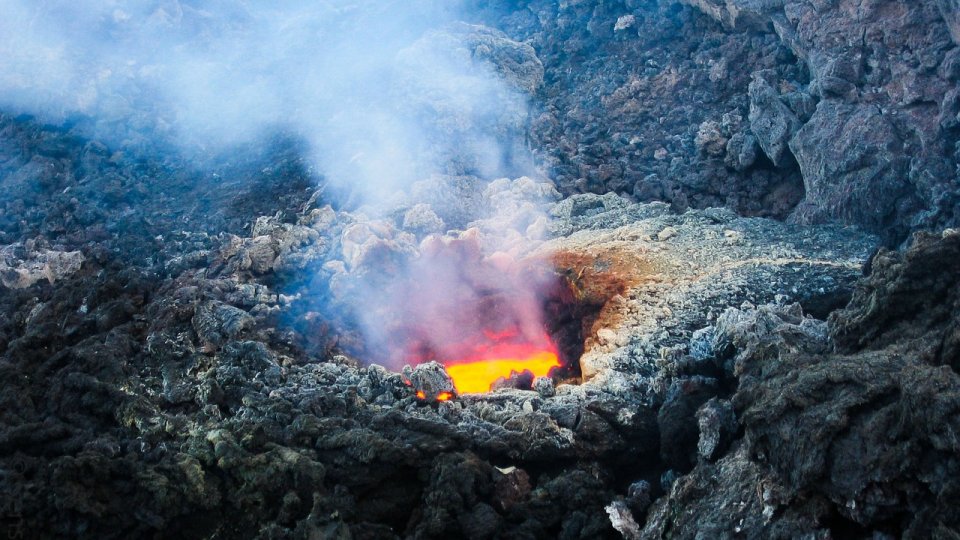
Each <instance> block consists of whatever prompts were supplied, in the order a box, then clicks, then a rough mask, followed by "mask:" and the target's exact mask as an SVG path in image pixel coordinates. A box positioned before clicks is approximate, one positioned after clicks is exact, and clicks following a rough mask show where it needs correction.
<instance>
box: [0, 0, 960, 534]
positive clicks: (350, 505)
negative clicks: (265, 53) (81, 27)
mask: <svg viewBox="0 0 960 540" xmlns="http://www.w3.org/2000/svg"><path fill="white" fill-rule="evenodd" d="M160 4H163V5H162V6H161V7H159V8H157V9H158V10H162V11H163V13H164V14H166V15H167V16H169V15H170V14H171V13H174V14H176V13H180V16H181V19H177V20H181V21H189V20H190V19H189V16H188V15H189V14H190V13H194V12H191V11H190V9H191V5H188V3H186V2H183V3H182V5H181V2H167V3H163V2H161V3H160ZM468 4H469V3H468ZM955 4H956V3H955V2H949V1H937V2H935V1H922V2H906V1H891V2H887V1H882V0H877V1H869V0H859V1H856V2H853V1H850V2H848V1H846V0H836V1H832V2H830V1H826V2H806V1H799V0H798V1H794V0H776V1H770V2H759V1H749V0H726V1H725V2H719V1H716V2H715V1H712V0H697V1H693V0H691V1H688V2H682V3H676V2H669V1H649V2H631V1H629V0H628V1H625V2H585V1H570V2H561V3H559V4H556V3H551V2H539V1H534V2H495V3H485V4H484V5H482V6H472V7H471V8H470V9H469V10H467V11H466V12H465V13H466V14H467V15H468V16H465V17H464V20H465V21H466V22H467V23H470V24H454V25H452V26H451V25H446V26H443V27H442V28H441V29H439V30H436V29H430V30H428V31H427V33H426V34H424V37H419V38H416V39H415V41H414V45H413V46H411V47H409V48H406V49H403V52H402V54H401V55H400V56H399V60H398V62H399V63H400V64H402V69H400V75H399V76H398V79H396V80H394V81H393V82H397V81H400V82H402V83H403V86H402V88H400V89H399V90H395V92H396V94H395V95H394V94H391V95H389V96H386V97H384V99H385V100H386V101H387V103H388V104H393V103H403V104H410V103H412V104H413V105H412V106H414V107H415V108H418V109H417V110H418V111H420V112H419V113H418V114H423V115H426V116H424V117H422V118H426V119H428V120H430V121H431V122H435V123H436V125H434V126H433V127H431V129H430V131H429V132H426V133H427V135H426V139H424V140H418V141H417V145H416V146H415V148H416V150H417V151H418V154H417V155H418V156H419V155H421V154H420V153H419V152H420V151H421V150H423V151H424V152H426V154H424V155H429V159H426V161H427V162H429V163H430V164H431V165H433V164H437V163H442V164H443V165H444V166H443V167H441V168H438V169H437V170H434V171H429V173H428V174H422V175H420V173H421V172H423V170H422V169H421V168H419V167H416V168H414V169H410V170H408V169H405V168H403V167H401V166H399V165H398V166H397V167H398V168H397V170H396V171H394V172H395V173H396V174H397V175H398V176H400V175H406V174H413V175H414V176H413V178H412V181H410V182H403V183H400V184H396V185H395V184H390V183H386V184H377V188H378V190H380V191H384V190H387V189H389V190H390V193H389V197H386V196H385V197H376V198H374V199H371V197H370V192H369V191H370V190H369V189H368V188H369V187H370V186H369V185H368V184H364V183H363V179H365V178H367V175H369V174H372V173H375V174H378V175H379V174H389V173H390V172H391V171H390V170H389V169H383V168H380V167H373V168H364V167H360V168H358V169H349V170H350V171H353V172H355V173H357V174H358V175H359V176H356V177H355V178H356V182H355V184H354V185H351V184H350V182H347V183H346V185H345V183H344V182H343V181H342V179H341V180H339V181H338V179H337V178H335V174H331V171H326V170H323V167H322V164H327V165H330V164H333V165H331V167H333V166H334V165H338V166H339V165H343V166H344V167H346V165H344V163H346V164H347V165H350V166H353V165H355V164H357V163H360V164H361V165H363V164H365V163H368V162H365V161H364V160H365V159H367V157H369V154H363V153H358V154H356V155H355V156H348V157H350V158H351V159H346V160H343V161H338V160H336V159H334V160H332V161H331V160H330V159H329V158H324V159H321V160H320V161H319V162H318V161H317V152H316V148H314V147H313V146H312V145H314V144H316V142H317V141H316V140H312V139H310V138H309V137H308V136H304V135H303V129H302V126H301V128H298V129H291V130H284V129H273V128H271V130H272V132H273V133H276V134H274V135H268V136H261V137H258V138H257V139H256V140H255V141H253V142H248V143H245V144H241V145H234V146H230V147H229V148H227V149H226V150H223V151H221V150H220V148H219V147H214V146H211V147H210V148H206V147H204V149H203V150H202V152H201V151H197V150H196V149H195V148H194V149H192V150H186V149H185V147H184V146H183V144H180V143H179V142H178V141H176V140H173V139H171V138H170V137H169V133H167V134H163V133H161V132H162V130H159V129H158V128H157V125H156V124H157V123H162V121H165V120H166V119H167V117H165V116H164V115H163V113H162V112H158V111H154V110H152V109H151V110H148V111H146V112H145V111H144V110H142V109H138V103H139V102H138V101H137V100H136V99H132V98H131V99H130V100H129V101H128V102H126V105H125V106H129V108H130V109H131V110H133V111H134V113H131V114H132V116H131V115H120V117H119V118H120V119H119V120H118V118H117V117H112V118H111V117H109V115H108V116H107V117H105V116H104V115H103V111H102V110H101V109H96V108H95V109H92V110H88V111H85V112H84V114H77V115H75V116H70V117H69V118H54V117H50V116H49V115H44V114H41V113H39V112H38V113H37V114H36V115H32V114H28V113H29V112H30V111H29V107H26V106H25V105H23V101H17V102H16V103H14V104H12V105H8V106H7V111H6V112H3V113H0V188H2V190H3V194H2V195H0V478H2V480H0V534H6V535H7V536H8V537H10V538H142V537H152V538H337V539H379V538H424V539H427V538H471V539H493V538H531V539H533V538H564V539H575V538H579V539H590V538H627V539H635V538H817V539H821V538H822V539H827V538H874V539H876V538H901V537H903V538H954V537H957V536H960V514H958V513H957V511H956V502H957V501H958V500H960V483H958V480H957V478H958V474H957V473H958V471H960V436H958V432H960V425H958V419H960V376H958V370H960V272H958V271H957V261H960V233H957V231H956V230H955V229H952V228H949V227H951V226H955V225H956V224H957V223H956V216H957V214H956V208H955V207H956V204H957V200H960V199H957V197H958V193H960V191H958V189H957V188H956V185H957V167H956V152H957V148H960V145H958V144H957V133H958V126H960V120H958V119H960V116H958V112H960V109H958V107H960V105H958V104H960V99H958V98H957V95H958V92H960V91H958V89H957V86H956V82H957V80H958V79H960V52H958V51H960V49H958V48H957V46H956V45H955V42H954V41H953V40H954V39H960V31H958V21H960V11H958V9H960V8H958V7H957V6H956V5H955ZM171 6H176V7H177V9H179V10H180V11H179V12H178V11H177V9H174V7H171ZM151 9H152V8H151ZM196 12H197V13H202V11H196ZM345 12H347V13H350V11H349V10H348V9H346V10H345ZM153 13H154V15H155V14H156V13H159V11H156V12H153ZM185 14H186V15H185ZM461 15H463V14H461ZM112 17H113V20H114V22H115V23H116V24H121V23H126V21H127V19H123V18H122V17H120V19H122V20H121V21H120V22H116V21H117V20H118V16H117V15H116V12H113V15H112ZM151 17H152V16H151ZM174 19H176V18H175V17H174ZM150 20H151V21H153V19H150ZM164 21H166V19H164ZM151 24H153V22H151ZM164 24H166V22H165V23H164ZM183 24H184V25H185V24H186V22H184V23H183ZM481 25H485V26H481ZM271 28H272V27H271ZM284 28H287V29H289V27H287V26H284ZM291 31H293V30H291ZM297 35H299V34H297ZM2 45H3V42H0V50H2ZM451 45H452V46H453V49H454V50H455V54H453V56H454V57H456V58H460V57H461V56H463V55H462V54H461V53H464V51H466V53H465V54H466V57H467V58H469V59H471V61H472V62H476V63H477V64H478V65H481V66H484V69H485V70H486V71H484V73H486V74H487V75H485V76H484V77H487V76H488V75H490V74H491V73H492V74H493V75H494V79H495V80H497V81H506V82H505V85H506V86H499V83H498V85H495V86H493V87H492V88H493V90H491V91H490V92H484V93H483V96H484V99H483V102H484V103H486V99H488V98H489V95H490V94H491V93H492V94H495V95H496V96H498V99H500V98H503V99H505V100H506V101H505V102H504V103H507V104H508V105H509V107H506V108H504V109H502V110H498V111H497V114H495V115H493V116H490V115H488V114H487V113H488V112H489V111H481V112H482V113H483V114H479V116H478V115H477V114H475V113H476V108H475V106H476V105H477V104H478V103H479V102H478V101H476V100H475V99H476V95H473V94H471V95H468V96H466V97H464V98H463V99H462V100H460V99H453V97H454V96H456V95H457V92H459V91H460V90H461V89H462V88H464V86H463V85H456V86H455V88H454V89H455V92H453V93H450V92H449V88H447V87H446V86H444V85H437V84H428V83H424V82H422V81H420V80H419V79H417V77H422V78H425V77H426V75H425V74H427V73H429V72H430V70H429V69H427V70H423V69H421V68H422V66H420V64H419V62H421V61H423V57H421V56H418V55H417V54H414V53H416V52H417V51H423V50H433V48H434V47H439V49H440V50H446V48H447V47H448V46H451ZM411 51H413V52H411ZM290 54H296V53H295V52H293V53H290ZM442 58H443V59H447V57H446V56H443V57H442ZM238 61H239V60H238ZM445 61H446V60H444V62H445ZM428 64H429V62H428ZM338 65H340V64H338ZM411 65H413V66H415V68H412V67H411ZM444 65H445V64H444ZM0 66H2V64H0ZM417 66H419V67H417ZM19 68H20V67H19V66H18V65H14V66H12V69H13V70H14V71H16V69H19ZM438 69H439V68H438ZM135 71H136V70H131V73H133V72H135ZM140 75H142V70H141V71H140ZM140 75H131V74H125V75H124V76H129V77H130V81H136V77H138V76H140ZM460 76H464V77H465V76H466V75H463V74H462V73H461V74H458V77H460ZM104 77H109V75H105V76H104ZM458 80H460V79H458ZM478 80H482V81H486V80H487V79H486V78H483V79H471V78H469V77H467V79H466V83H467V84H466V86H471V85H473V84H475V83H477V81H478ZM0 82H5V80H4V79H3V78H2V77H0ZM460 82H463V81H462V80H461V81H460ZM18 84H19V83H18ZM130 84H131V85H134V86H136V85H137V84H139V82H130ZM138 88H139V87H138ZM391 91H394V90H391ZM122 95H124V96H126V97H130V94H122ZM411 95H412V96H416V99H415V100H413V101H412V102H411V101H410V96H411ZM478 95H479V94H478ZM136 96H138V97H137V99H140V97H142V96H141V94H136ZM397 96H401V97H397ZM402 96H405V97H402ZM518 96H520V97H518ZM295 97H296V96H295ZM366 97H368V96H366V95H359V96H357V99H358V100H360V102H362V99H365V98H366ZM291 99H293V100H294V101H295V99H294V98H291ZM108 105H110V106H111V107H116V103H113V102H110V103H108ZM98 106H100V107H102V106H104V105H103V104H102V103H101V104H99V105H98ZM355 106H356V104H353V105H349V104H348V106H347V110H348V111H354V112H355V110H354V109H353V108H352V107H355ZM464 108H466V109H470V111H471V112H464ZM111 110H115V109H111ZM298 111H299V110H298ZM423 111H426V112H423ZM301 112H302V111H301ZM304 114H307V113H304ZM171 118H172V117H171ZM131 119H134V120H136V121H131ZM337 121H342V118H340V119H339V120H337ZM105 133H109V134H110V135H104V134H105ZM363 133H364V134H366V132H363ZM378 133H379V132H378ZM388 133H392V132H390V131H389V130H388ZM417 133H420V134H422V133H423V132H420V131H417ZM118 134H119V135H118ZM491 134H492V135H491ZM491 137H492V139H491ZM347 139H348V140H349V137H347ZM323 140H324V141H326V140H327V138H323ZM489 140H500V141H504V143H503V146H502V147H500V148H499V150H501V151H502V152H504V154H503V155H501V158H502V159H501V161H500V162H499V164H498V165H497V166H496V167H494V169H493V170H490V169H488V168H486V167H485V166H484V163H485V159H484V158H483V155H485V154H482V152H480V151H479V150H477V149H478V148H487V146H486V144H487V142H489ZM191 144H192V143H191ZM345 144H346V143H345ZM347 146H349V145H347ZM425 148H426V150H424V149H425ZM337 149H338V150H341V148H339V147H337ZM526 153H529V154H530V156H529V159H528V157H526ZM365 155H366V156H367V157H364V156H365ZM198 156H200V157H198ZM478 156H479V157H478ZM374 161H376V160H374ZM346 170H348V169H346V168H336V167H335V170H334V171H333V172H337V171H339V172H343V171H346ZM411 171H412V172H411ZM494 173H497V174H494ZM527 173H529V175H527ZM418 175H419V176H418ZM374 191H377V190H374ZM884 245H886V246H888V247H880V246H884ZM437 250H439V251H437ZM445 250H450V252H451V253H456V254H457V258H455V259H451V260H453V261H454V263H453V264H450V265H449V267H447V266H446V265H445V264H444V263H443V259H442V258H439V259H427V260H432V261H438V262H437V263H436V264H435V265H434V267H430V268H425V267H424V266H422V265H421V266H417V264H416V261H422V260H425V257H426V255H427V254H433V255H432V256H434V257H435V256H436V254H437V253H447V252H448V251H445ZM486 264H489V265H490V266H489V267H487V266H482V265H486ZM464 265H467V266H469V267H464ZM435 266H441V267H442V268H440V269H441V270H444V272H441V273H439V274H438V273H434V271H435V270H436V268H435ZM528 266H530V267H533V268H536V269H537V270H538V271H539V272H540V273H539V274H537V275H538V276H540V278H542V279H544V280H545V281H544V282H543V283H548V284H549V286H544V287H543V288H539V287H532V288H531V289H530V290H522V287H520V286H519V285H518V284H517V283H519V282H514V281H511V280H508V279H506V277H505V278H504V280H503V281H504V282H509V283H506V284H501V286H502V287H503V289H502V290H503V291H507V292H509V293H516V294H507V295H506V296H509V297H512V298H508V302H507V304H508V307H511V308H516V310H517V311H518V312H524V313H525V312H526V310H527V309H528V308H530V306H529V305H527V302H526V301H525V300H524V301H522V302H521V300H520V299H518V298H521V297H522V298H524V299H525V298H526V296H523V294H526V293H530V292H531V291H533V292H535V293H536V294H534V295H533V296H532V297H534V298H536V300H537V301H538V302H539V303H538V305H537V306H536V311H537V314H538V315H537V317H535V320H536V321H537V322H538V323H540V324H541V325H542V326H543V328H542V331H544V332H546V333H547V334H548V335H549V336H550V338H551V340H552V341H553V342H555V343H556V344H557V345H558V347H559V349H560V353H561V360H562V361H563V363H564V366H563V369H562V370H559V371H557V372H556V373H555V374H554V376H553V377H549V376H547V377H539V378H536V379H532V378H529V377H514V378H511V379H509V380H501V381H499V382H498V383H497V384H496V385H495V389H494V390H493V391H491V392H487V393H481V394H463V395H456V394H455V395H454V396H453V397H452V399H444V400H440V399H437V396H438V395H439V393H440V392H443V391H446V390H448V389H449V388H448V386H447V385H449V381H448V380H446V378H445V377H446V376H445V375H444V373H443V371H442V370H440V368H439V367H438V366H437V365H436V364H430V363H424V364H423V365H421V366H420V367H419V368H416V367H414V368H413V370H412V371H411V370H402V369H401V366H400V365H396V364H395V362H394V357H393V353H395V352H396V351H397V350H398V349H401V348H402V347H401V345H400V342H398V341H396V339H397V336H398V335H400V336H401V337H403V336H402V335H401V334H398V333H397V332H399V331H398V330H396V329H397V328H401V329H402V328H407V326H409V324H412V323H411V322H410V319H411V317H412V318H413V319H415V322H416V323H417V324H418V325H419V327H420V328H421V329H422V328H423V327H424V325H427V327H428V328H429V324H430V323H432V322H433V323H436V328H435V332H436V333H437V334H438V335H440V334H443V333H444V331H441V328H445V325H443V324H441V323H443V322H445V321H443V320H438V319H436V318H425V319H423V320H421V319H420V318H418V316H417V315H416V314H417V313H419V312H425V311H429V310H432V309H434V308H436V307H437V306H440V307H444V306H446V305H447V304H446V303H444V302H437V301H436V300H437V299H436V298H435V297H436V296H438V295H439V296H443V295H444V294H447V293H449V291H459V290H460V289H457V288H454V289H451V288H449V283H447V282H446V281H445V280H440V278H438V277H437V276H445V275H446V270H455V271H456V274H457V275H458V276H460V277H463V276H466V277H465V278H463V279H462V280H458V281H457V282H456V283H458V284H459V283H461V282H462V281H465V282H470V283H473V282H474V281H478V280H480V281H482V280H481V277H482V278H483V279H488V274H486V273H484V274H483V276H481V277H477V276H478V272H479V270H478V268H481V267H482V268H485V269H486V268H499V269H503V270H504V276H507V272H508V271H509V270H511V269H515V268H520V267H523V268H526V267H528ZM487 271H488V270H484V272H487ZM544 275H545V276H546V277H545V278H544V277H543V276H544ZM424 276H426V277H425V278H424ZM458 279H459V278H458ZM521 281H522V280H521ZM488 286H489V285H488V284H486V282H484V285H483V287H488ZM431 287H432V288H431ZM409 290H417V291H420V290H427V291H428V293H429V291H433V293H432V294H433V297H431V296H430V295H429V294H427V295H426V296H420V297H414V298H415V299H416V300H417V301H416V302H411V301H409V297H408V296H406V295H405V294H404V295H400V296H399V298H400V300H397V298H398V296H397V294H398V291H399V292H402V293H406V292H408V291H409ZM521 293H523V294H521ZM531 294H533V293H531ZM501 296H503V293H501ZM465 298H466V301H467V302H469V300H470V298H471V297H470V296H467V297H465ZM398 304H399V305H400V307H402V308H403V309H404V310H405V311H402V313H403V314H402V315H397V314H396V313H394V312H395V311H396V309H395V308H397V305H398ZM470 307H471V306H468V305H463V310H462V311H467V312H468V313H469V311H468V309H469V308H470ZM428 308H429V309H428ZM391 313H393V315H391ZM410 314H413V315H412V316H411V315H410ZM459 315H460V314H459V313H449V318H450V319H451V320H459V319H457V318H456V316H459ZM458 324H459V323H458ZM441 337H442V336H441ZM438 339H439V338H438ZM438 360H443V359H442V358H439V359H438ZM438 385H439V386H438ZM418 391H419V392H424V395H423V396H422V397H418V395H417V393H418Z"/></svg>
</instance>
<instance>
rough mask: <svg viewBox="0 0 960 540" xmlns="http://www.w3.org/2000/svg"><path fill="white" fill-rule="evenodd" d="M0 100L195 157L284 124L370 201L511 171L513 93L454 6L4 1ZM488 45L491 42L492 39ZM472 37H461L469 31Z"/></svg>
mask: <svg viewBox="0 0 960 540" xmlns="http://www.w3.org/2000/svg"><path fill="white" fill-rule="evenodd" d="M0 6H2V8H0V9H2V17H0V107H2V108H3V109H4V110H6V111H8V112H11V111H12V112H17V113H21V112H24V113H30V114H35V115H38V116H39V117H41V118H42V119H44V120H45V121H51V122H53V123H59V122H61V121H63V120H64V119H67V118H70V117H73V116H76V115H84V116H86V117H90V118H93V119H94V121H95V124H94V125H95V128H94V133H90V134H89V135H90V136H93V137H96V138H98V139H101V140H106V141H108V142H111V143H112V144H115V145H120V144H123V143H124V142H125V141H126V140H128V139H129V138H131V137H133V136H136V135H143V134H148V135H149V136H151V137H158V138H164V139H166V140H168V141H175V142H177V143H179V144H180V145H181V148H183V149H184V150H185V151H186V152H187V153H188V154H190V155H191V156H193V157H197V156H202V155H203V154H204V153H206V152H213V151H222V150H224V149H226V148H230V147H232V146H234V145H236V144H239V143H244V142H250V141H254V140H256V139H257V138H258V137H261V136H262V135H263V134H264V133H266V132H276V131H278V130H279V131H284V132H287V133H291V134H294V135H295V136H298V137H300V138H302V139H303V140H305V141H306V142H307V143H308V145H309V147H310V148H311V151H312V152H313V153H314V155H313V156H311V157H312V158H313V160H314V162H315V163H316V165H317V170H318V171H320V172H321V173H323V174H324V175H325V176H326V177H327V178H328V179H329V180H331V181H333V182H336V183H339V184H340V185H342V186H349V187H350V188H351V189H353V190H359V191H360V192H361V195H363V196H364V197H365V198H366V199H367V200H370V201H373V202H377V201H379V200H381V199H383V198H384V197H385V196H387V195H390V194H392V193H393V192H395V191H396V190H397V189H401V188H404V187H406V186H409V185H410V183H411V182H413V181H415V180H418V179H421V178H423V177H425V176H427V175H428V174H431V173H437V172H440V173H451V172H465V171H466V172H473V173H478V174H482V175H484V176H496V175H498V174H503V173H505V172H512V171H510V170H509V169H510V168H511V167H513V168H516V167H515V166H514V165H513V163H514V162H516V161H517V160H518V159H521V157H520V155H519V154H521V153H522V152H518V148H517V144H516V141H515V140H512V139H511V136H512V135H515V134H514V133H511V130H512V131H516V128H518V127H520V126H521V125H522V122H523V121H524V114H525V111H526V109H525V102H526V98H525V96H523V95H521V90H530V88H520V87H519V86H518V84H515V83H516V82H517V81H515V80H509V79H505V78H504V77H502V76H501V75H502V74H500V73H497V72H496V71H495V69H494V68H493V64H492V63H490V62H485V61H483V60H484V59H483V58H481V57H482V56H483V52H482V50H480V53H479V54H478V53H477V51H478V50H479V49H478V47H479V46H480V45H482V44H480V43H478V42H477V40H476V36H472V37H471V35H472V34H474V33H473V32H470V31H469V30H467V29H465V27H462V26H461V27H457V26H453V27H452V26H451V24H452V23H454V22H455V21H457V20H459V19H461V18H462V17H463V16H464V14H463V13H462V11H461V9H460V7H459V2H457V1H452V0H395V1H390V0H366V1H364V0H359V1H358V0H328V1H325V2H294V1H286V2H270V1H226V0H209V1H202V0H2V1H0ZM490 39H495V37H494V36H491V37H490ZM471 40H472V41H471Z"/></svg>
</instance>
